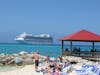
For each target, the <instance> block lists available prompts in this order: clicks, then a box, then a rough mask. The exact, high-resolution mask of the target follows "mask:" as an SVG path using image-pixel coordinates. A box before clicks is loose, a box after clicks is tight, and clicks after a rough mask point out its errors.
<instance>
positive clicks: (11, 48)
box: [0, 44, 61, 57]
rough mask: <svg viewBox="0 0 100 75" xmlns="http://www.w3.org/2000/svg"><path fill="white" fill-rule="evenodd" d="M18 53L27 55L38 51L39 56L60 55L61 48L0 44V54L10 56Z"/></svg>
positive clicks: (54, 46)
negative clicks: (22, 52) (23, 52)
mask: <svg viewBox="0 0 100 75" xmlns="http://www.w3.org/2000/svg"><path fill="white" fill-rule="evenodd" d="M20 51H26V52H28V53H31V52H36V51H39V52H40V54H41V55H50V56H54V57H55V56H58V55H61V46H58V45H22V44H0V54H1V53H6V54H12V53H18V52H20Z"/></svg>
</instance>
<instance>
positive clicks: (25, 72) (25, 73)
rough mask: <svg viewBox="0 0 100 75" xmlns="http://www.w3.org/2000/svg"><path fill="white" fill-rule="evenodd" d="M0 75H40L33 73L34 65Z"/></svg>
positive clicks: (0, 73)
mask: <svg viewBox="0 0 100 75" xmlns="http://www.w3.org/2000/svg"><path fill="white" fill-rule="evenodd" d="M0 75H41V74H40V73H36V72H35V70H34V65H28V66H25V67H23V68H18V69H16V70H12V71H4V72H0Z"/></svg>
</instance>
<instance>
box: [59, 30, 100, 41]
mask: <svg viewBox="0 0 100 75" xmlns="http://www.w3.org/2000/svg"><path fill="white" fill-rule="evenodd" d="M60 40H63V41H93V42H100V35H98V34H95V33H92V32H90V31H87V30H81V31H79V32H76V33H74V34H70V35H68V36H64V37H62V38H60Z"/></svg>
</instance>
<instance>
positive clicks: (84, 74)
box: [75, 69, 88, 75]
mask: <svg viewBox="0 0 100 75" xmlns="http://www.w3.org/2000/svg"><path fill="white" fill-rule="evenodd" d="M75 71H76V73H77V75H88V71H87V70H85V69H83V70H75Z"/></svg>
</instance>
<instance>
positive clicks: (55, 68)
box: [34, 52, 70, 75]
mask: <svg viewBox="0 0 100 75" xmlns="http://www.w3.org/2000/svg"><path fill="white" fill-rule="evenodd" d="M39 58H40V55H39V52H37V53H36V54H35V55H34V60H35V70H36V72H38V66H39ZM45 61H46V63H47V65H48V67H45V68H42V69H41V70H40V71H41V72H43V75H61V73H62V69H63V68H64V67H66V66H68V65H69V64H70V62H69V61H67V60H66V61H63V58H62V57H61V56H59V57H58V60H56V59H50V57H49V56H47V57H46V58H45ZM58 62H59V63H60V64H58ZM40 71H39V72H40Z"/></svg>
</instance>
